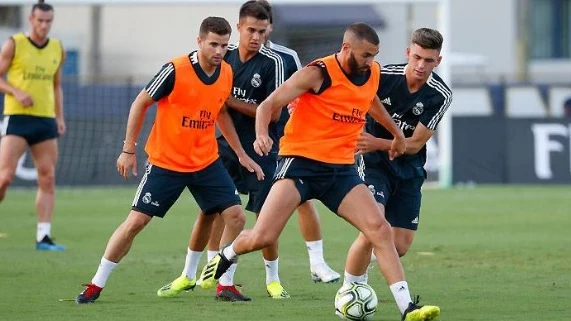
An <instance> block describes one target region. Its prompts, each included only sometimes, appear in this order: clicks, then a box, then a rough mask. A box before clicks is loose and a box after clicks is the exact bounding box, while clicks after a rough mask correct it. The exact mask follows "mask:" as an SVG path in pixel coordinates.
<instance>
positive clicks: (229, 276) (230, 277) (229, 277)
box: [218, 263, 238, 286]
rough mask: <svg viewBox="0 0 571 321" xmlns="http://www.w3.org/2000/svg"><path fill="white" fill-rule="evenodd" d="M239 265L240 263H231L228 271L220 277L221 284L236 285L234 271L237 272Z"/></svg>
mask: <svg viewBox="0 0 571 321" xmlns="http://www.w3.org/2000/svg"><path fill="white" fill-rule="evenodd" d="M237 265H238V264H236V263H234V264H232V265H230V267H229V268H228V271H226V272H225V273H224V274H222V276H221V277H220V280H218V283H220V285H222V286H231V285H234V273H236V266H237Z"/></svg>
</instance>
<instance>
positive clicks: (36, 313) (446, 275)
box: [0, 187, 571, 321]
mask: <svg viewBox="0 0 571 321" xmlns="http://www.w3.org/2000/svg"><path fill="white" fill-rule="evenodd" d="M134 191H135V188H134V187H133V188H126V189H93V190H92V189H62V190H60V191H59V193H58V202H57V211H56V217H55V221H54V227H53V235H54V236H55V237H56V238H57V241H59V242H61V243H62V244H64V245H66V246H67V247H68V250H67V251H66V252H63V253H40V252H36V251H35V250H34V242H33V241H34V238H35V224H36V221H35V214H34V205H33V203H34V196H35V194H34V191H32V190H11V191H9V194H8V197H7V199H6V201H5V202H4V203H2V204H1V205H0V233H3V235H2V237H1V238H0V320H11V321H15V320H42V321H48V320H58V321H67V320H81V319H83V320H137V321H143V320H216V321H217V320H232V321H234V320H236V321H238V320H272V321H278V320H336V319H337V317H336V316H334V314H333V298H334V295H335V292H336V291H337V289H338V288H339V286H340V284H314V283H313V282H311V280H310V276H309V263H308V258H307V252H306V250H305V247H304V243H303V241H302V239H301V236H300V234H299V230H298V226H297V218H296V217H295V216H294V219H292V220H291V222H290V224H289V225H288V227H287V228H286V230H285V232H284V234H282V237H281V239H280V241H281V243H280V245H281V248H280V249H281V253H280V254H281V255H280V276H281V280H282V283H283V284H284V286H285V287H286V289H287V290H288V292H289V293H290V294H291V295H292V298H291V299H289V300H272V299H270V298H268V297H267V296H266V293H265V286H264V285H265V282H264V281H265V276H264V270H263V264H262V261H261V258H260V254H259V253H252V254H249V255H246V256H243V257H242V258H241V261H240V265H239V267H238V272H237V273H236V281H237V282H238V283H243V284H244V291H245V292H246V293H247V294H248V295H250V296H252V297H253V301H252V302H249V303H228V302H217V301H215V300H214V298H213V292H212V291H205V290H202V289H199V288H197V289H196V290H195V291H194V292H189V293H183V294H182V295H181V296H180V297H178V298H175V299H159V298H158V297H157V296H156V294H155V293H156V290H157V289H158V288H159V287H160V286H162V285H164V284H166V283H167V282H169V281H171V280H172V279H173V278H175V277H177V276H178V275H179V274H180V272H181V271H182V267H183V264H184V256H185V253H186V244H187V240H188V236H189V231H190V228H191V226H192V223H193V221H194V219H195V216H196V211H197V210H196V205H195V204H194V202H193V201H192V199H191V197H190V194H189V193H185V194H184V196H183V198H182V199H181V200H180V201H179V203H178V204H176V205H175V207H174V208H173V209H172V210H171V212H169V213H168V215H167V217H166V218H165V219H162V220H160V219H156V220H155V221H154V222H152V223H151V224H150V225H149V227H148V228H147V229H146V230H144V231H143V232H142V234H140V235H139V237H138V238H137V239H136V241H135V244H134V246H133V248H132V249H131V252H130V253H129V255H128V256H127V257H126V258H125V259H124V260H123V261H122V262H121V264H120V265H119V266H118V267H117V269H116V270H115V271H114V272H113V274H112V276H111V278H110V279H109V281H108V283H107V287H106V288H105V291H103V293H102V296H101V298H100V299H99V300H98V301H97V302H96V303H95V304H92V305H87V306H78V305H76V304H75V303H74V302H59V299H73V298H74V297H75V296H76V295H77V294H78V293H79V292H80V291H81V290H82V287H81V284H82V283H86V282H88V281H90V280H91V277H92V276H93V274H94V272H95V270H96V268H97V265H98V264H99V260H100V257H101V255H102V253H103V250H104V248H105V244H106V241H107V239H108V237H109V236H110V235H111V233H112V232H113V230H114V229H115V228H116V227H117V225H118V224H119V223H120V222H121V221H122V220H123V219H124V218H125V216H126V214H127V212H128V210H129V205H130V203H131V200H132V197H133V193H134ZM423 201H424V204H423V212H422V216H421V227H420V231H419V233H418V236H417V238H416V240H415V242H414V244H413V247H412V248H411V250H410V252H409V254H408V255H407V256H406V257H405V258H403V265H404V267H405V270H406V272H407V276H408V281H409V284H410V287H411V290H412V292H413V293H417V294H420V295H421V297H422V298H423V301H422V302H425V303H427V304H437V305H439V306H440V307H441V309H442V316H441V320H444V321H452V320H453V321H463V320H466V321H474V320H486V321H487V320H498V321H511V320H513V321H516V320H517V321H520V320H538V321H539V320H541V321H551V320H552V321H562V320H571V317H570V316H569V312H570V310H569V307H570V306H571V305H570V303H569V299H570V298H571V255H570V253H571V252H570V248H571V232H569V229H570V228H571V187H550V188H539V187H501V188H500V187H497V188H496V187H494V188H491V187H477V188H475V189H453V190H427V191H425V193H424V200H423ZM320 212H321V218H322V224H323V235H324V239H325V256H326V259H327V260H328V262H329V263H330V265H331V266H332V267H333V268H334V269H336V270H337V271H339V272H342V271H343V263H344V260H345V254H346V252H347V249H348V247H349V245H350V243H351V241H352V240H353V239H354V237H355V235H356V231H355V230H354V229H353V228H352V227H349V226H348V225H347V224H346V223H345V222H344V221H342V220H340V219H338V218H336V217H335V216H334V215H333V214H331V213H330V212H328V211H327V210H326V209H324V208H323V207H320ZM248 223H249V224H248V225H251V224H252V223H253V215H249V217H248ZM426 252H428V253H429V254H430V253H431V254H432V255H426ZM205 256H206V255H204V256H203V260H204V257H205ZM201 267H202V265H201V266H200V267H199V268H201ZM371 271H373V270H371ZM370 279H371V284H372V285H373V286H374V288H375V289H376V291H377V295H378V296H379V298H380V299H381V300H382V302H381V303H380V304H379V310H378V311H377V313H376V314H375V317H374V320H395V321H398V320H400V316H399V313H398V310H397V308H396V305H395V304H394V303H393V299H392V296H391V294H390V292H389V291H388V288H387V286H386V285H385V284H384V282H383V280H382V277H381V276H380V274H379V272H378V271H377V270H374V272H371V277H370Z"/></svg>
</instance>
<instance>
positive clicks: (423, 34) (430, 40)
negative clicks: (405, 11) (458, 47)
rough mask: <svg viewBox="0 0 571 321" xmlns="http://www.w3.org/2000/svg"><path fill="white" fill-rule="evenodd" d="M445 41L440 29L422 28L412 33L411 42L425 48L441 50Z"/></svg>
mask: <svg viewBox="0 0 571 321" xmlns="http://www.w3.org/2000/svg"><path fill="white" fill-rule="evenodd" d="M443 42H444V38H443V37H442V34H440V32H438V30H434V29H430V28H420V29H416V30H415V31H414V32H413V33H412V39H411V43H414V44H417V45H419V46H421V47H422V48H424V49H436V50H438V51H440V50H441V49H442V43H443Z"/></svg>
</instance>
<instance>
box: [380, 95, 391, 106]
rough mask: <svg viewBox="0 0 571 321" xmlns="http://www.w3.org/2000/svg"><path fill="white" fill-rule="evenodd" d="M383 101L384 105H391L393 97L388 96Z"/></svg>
mask: <svg viewBox="0 0 571 321" xmlns="http://www.w3.org/2000/svg"><path fill="white" fill-rule="evenodd" d="M381 102H382V103H383V104H384V105H388V106H390V105H391V97H387V98H385V99H383V100H381Z"/></svg>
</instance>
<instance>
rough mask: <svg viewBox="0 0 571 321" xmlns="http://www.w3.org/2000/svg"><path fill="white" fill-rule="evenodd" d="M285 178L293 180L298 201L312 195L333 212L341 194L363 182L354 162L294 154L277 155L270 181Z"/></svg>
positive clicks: (341, 199) (302, 200)
mask: <svg viewBox="0 0 571 321" xmlns="http://www.w3.org/2000/svg"><path fill="white" fill-rule="evenodd" d="M285 178H289V179H292V180H293V181H294V182H295V186H296V188H297V190H298V192H299V195H300V196H301V202H300V204H301V203H304V202H306V201H308V200H310V199H314V198H315V199H318V200H320V201H321V202H322V203H323V205H325V206H327V208H329V209H330V210H331V211H332V212H334V213H336V214H339V213H338V210H339V205H340V204H341V202H342V201H343V199H344V198H345V196H347V194H349V192H350V191H351V190H352V189H353V188H354V187H355V186H357V185H360V184H363V180H361V178H360V177H359V175H358V174H357V169H356V168H355V166H354V165H338V164H328V163H323V162H319V161H315V160H312V159H308V158H304V157H297V156H293V157H290V156H286V157H280V159H279V161H278V168H277V169H276V175H275V177H274V181H277V180H280V179H285Z"/></svg>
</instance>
